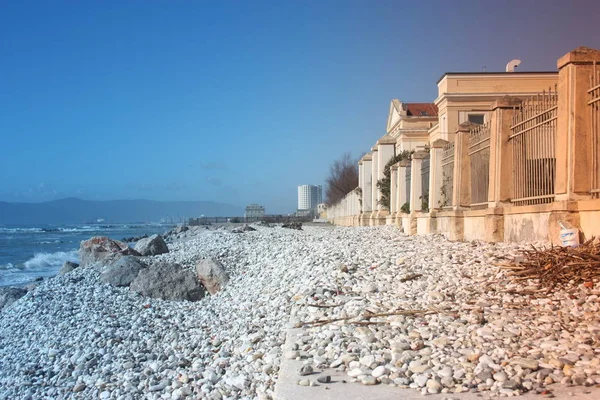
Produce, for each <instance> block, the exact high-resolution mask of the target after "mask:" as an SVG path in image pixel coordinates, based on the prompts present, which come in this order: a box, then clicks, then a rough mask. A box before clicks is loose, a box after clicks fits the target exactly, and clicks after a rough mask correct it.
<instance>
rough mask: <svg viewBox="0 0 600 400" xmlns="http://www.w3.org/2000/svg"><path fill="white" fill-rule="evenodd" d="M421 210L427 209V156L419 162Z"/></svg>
mask: <svg viewBox="0 0 600 400" xmlns="http://www.w3.org/2000/svg"><path fill="white" fill-rule="evenodd" d="M421 193H422V196H421V211H427V210H429V158H424V159H423V161H422V162H421Z"/></svg>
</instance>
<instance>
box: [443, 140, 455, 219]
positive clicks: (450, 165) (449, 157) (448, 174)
mask: <svg viewBox="0 0 600 400" xmlns="http://www.w3.org/2000/svg"><path fill="white" fill-rule="evenodd" d="M453 191H454V142H450V143H448V144H447V145H446V146H445V147H444V149H443V150H442V193H441V199H440V208H450V207H452V192H453Z"/></svg>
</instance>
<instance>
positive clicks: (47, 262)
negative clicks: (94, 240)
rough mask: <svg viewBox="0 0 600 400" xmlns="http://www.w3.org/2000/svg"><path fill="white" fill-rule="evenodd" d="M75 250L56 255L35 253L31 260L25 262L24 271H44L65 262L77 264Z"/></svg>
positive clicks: (59, 252)
mask: <svg viewBox="0 0 600 400" xmlns="http://www.w3.org/2000/svg"><path fill="white" fill-rule="evenodd" d="M78 260H79V257H78V253H77V250H72V251H57V252H56V253H36V254H35V255H34V256H33V258H31V259H29V260H27V261H25V263H24V264H23V266H24V267H25V269H44V268H48V267H57V266H61V265H62V264H63V263H64V262H65V261H73V262H78Z"/></svg>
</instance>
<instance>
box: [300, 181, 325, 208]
mask: <svg viewBox="0 0 600 400" xmlns="http://www.w3.org/2000/svg"><path fill="white" fill-rule="evenodd" d="M322 202H323V188H322V187H321V186H320V185H318V186H317V185H300V186H298V212H297V214H298V215H310V214H316V213H317V205H319V204H321V203H322Z"/></svg>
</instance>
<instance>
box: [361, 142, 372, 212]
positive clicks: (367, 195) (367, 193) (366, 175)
mask: <svg viewBox="0 0 600 400" xmlns="http://www.w3.org/2000/svg"><path fill="white" fill-rule="evenodd" d="M361 162H362V175H361V176H360V179H361V180H360V189H361V190H362V196H361V198H362V210H363V213H366V212H369V213H370V212H371V173H372V171H371V168H372V167H371V162H372V156H371V153H367V154H365V155H364V156H363V158H362V159H361Z"/></svg>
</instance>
